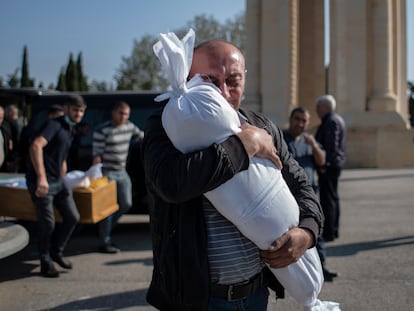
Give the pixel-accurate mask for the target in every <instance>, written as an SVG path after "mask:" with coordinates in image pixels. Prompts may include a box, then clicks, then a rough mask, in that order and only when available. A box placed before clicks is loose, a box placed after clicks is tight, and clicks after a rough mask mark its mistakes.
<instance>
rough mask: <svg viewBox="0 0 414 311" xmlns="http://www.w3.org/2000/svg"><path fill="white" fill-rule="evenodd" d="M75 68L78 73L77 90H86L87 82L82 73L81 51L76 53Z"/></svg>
mask: <svg viewBox="0 0 414 311" xmlns="http://www.w3.org/2000/svg"><path fill="white" fill-rule="evenodd" d="M76 69H77V74H78V86H79V91H88V89H89V88H88V82H87V78H86V76H85V75H84V74H83V64H82V52H80V53H79V54H78V58H77V60H76Z"/></svg>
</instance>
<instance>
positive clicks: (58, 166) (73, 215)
mask: <svg viewBox="0 0 414 311" xmlns="http://www.w3.org/2000/svg"><path fill="white" fill-rule="evenodd" d="M65 106H66V114H65V115H64V116H62V117H59V118H56V119H51V120H48V121H47V122H46V123H45V125H44V126H43V127H42V128H41V129H40V131H39V132H38V133H36V134H35V136H34V139H33V140H31V144H30V149H29V150H30V152H29V153H30V161H27V162H28V167H27V172H26V181H27V188H28V190H29V193H30V196H31V198H32V201H33V204H34V205H35V207H36V214H37V220H38V225H39V253H40V266H41V270H40V273H41V275H42V276H44V277H58V276H59V271H58V270H56V268H55V266H54V264H53V261H54V262H56V263H57V264H58V265H59V266H61V267H62V268H65V269H72V264H71V263H70V262H69V261H68V260H67V259H65V258H64V257H63V251H64V249H65V246H66V243H67V242H68V240H69V238H70V236H71V234H72V232H73V230H74V228H75V226H76V224H77V222H78V221H79V212H78V210H77V208H76V205H75V201H74V199H73V196H72V191H71V190H70V189H69V188H68V186H67V185H66V184H65V182H64V180H63V176H64V175H65V174H66V157H67V154H68V151H69V148H70V145H71V142H72V129H73V127H74V126H75V125H76V124H77V123H79V122H80V121H81V120H82V117H83V115H84V112H85V109H86V105H85V103H84V101H83V99H82V97H80V96H77V95H72V96H68V97H67V98H66V99H65ZM54 206H55V207H56V209H57V210H58V211H59V213H60V215H61V217H62V222H61V223H58V224H56V223H55V216H54V209H53V208H54Z"/></svg>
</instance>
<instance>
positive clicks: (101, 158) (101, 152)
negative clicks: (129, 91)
mask: <svg viewBox="0 0 414 311" xmlns="http://www.w3.org/2000/svg"><path fill="white" fill-rule="evenodd" d="M130 111H131V108H130V106H129V105H128V104H127V103H126V102H122V101H121V102H117V103H115V105H114V107H113V109H112V120H109V121H106V122H104V123H102V124H101V125H98V127H97V128H96V129H95V131H94V133H93V144H92V146H93V164H97V163H102V173H103V175H105V176H107V177H108V179H109V180H115V181H116V184H117V199H118V205H119V210H118V211H117V212H116V213H114V214H113V215H111V216H109V217H107V218H106V219H104V220H102V221H101V222H100V224H99V226H100V227H99V235H100V239H101V242H102V245H101V246H100V248H99V250H100V251H101V252H103V253H111V254H114V253H118V252H119V251H120V250H119V248H117V247H116V246H115V245H114V244H113V242H112V238H111V233H112V229H113V227H114V226H115V225H116V224H117V222H118V220H119V218H120V217H121V216H122V215H123V214H124V213H126V212H128V210H129V209H130V208H131V206H132V192H131V191H132V186H131V179H130V177H129V175H128V173H127V171H126V169H125V165H126V160H127V156H128V150H129V145H130V143H131V141H132V140H135V139H142V138H143V137H144V133H143V132H142V131H141V130H140V129H139V128H138V127H137V126H136V125H135V124H133V123H132V122H131V121H129V114H130Z"/></svg>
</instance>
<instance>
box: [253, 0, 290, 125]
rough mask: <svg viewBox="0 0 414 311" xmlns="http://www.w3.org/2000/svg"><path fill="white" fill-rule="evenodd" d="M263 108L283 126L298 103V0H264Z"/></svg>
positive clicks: (262, 46) (262, 40) (262, 48)
mask: <svg viewBox="0 0 414 311" xmlns="http://www.w3.org/2000/svg"><path fill="white" fill-rule="evenodd" d="M261 17H262V26H261V27H262V32H261V39H260V40H261V55H260V58H261V92H262V111H263V113H264V114H265V115H267V116H268V117H270V118H271V119H272V120H273V121H275V122H276V123H277V124H278V125H280V126H285V125H286V121H287V117H288V114H289V112H290V110H291V108H292V107H293V104H292V103H296V102H297V92H298V89H297V84H298V76H297V62H298V0H262V14H261Z"/></svg>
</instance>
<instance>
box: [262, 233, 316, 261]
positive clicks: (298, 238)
mask: <svg viewBox="0 0 414 311" xmlns="http://www.w3.org/2000/svg"><path fill="white" fill-rule="evenodd" d="M312 244H313V236H312V234H311V233H310V232H309V231H308V230H306V229H302V228H298V227H295V228H292V229H290V230H289V231H287V232H285V233H284V234H283V235H282V236H281V237H280V238H278V239H277V240H276V241H274V242H273V244H272V245H271V246H270V247H269V249H268V250H263V251H260V255H261V257H262V259H263V260H264V261H265V262H266V263H267V264H269V265H270V267H271V268H284V267H287V266H288V265H290V264H291V263H294V262H296V261H298V260H299V259H300V257H301V256H302V255H303V254H304V253H305V251H306V250H307V249H308V248H309V247H310V246H311V245H312Z"/></svg>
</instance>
